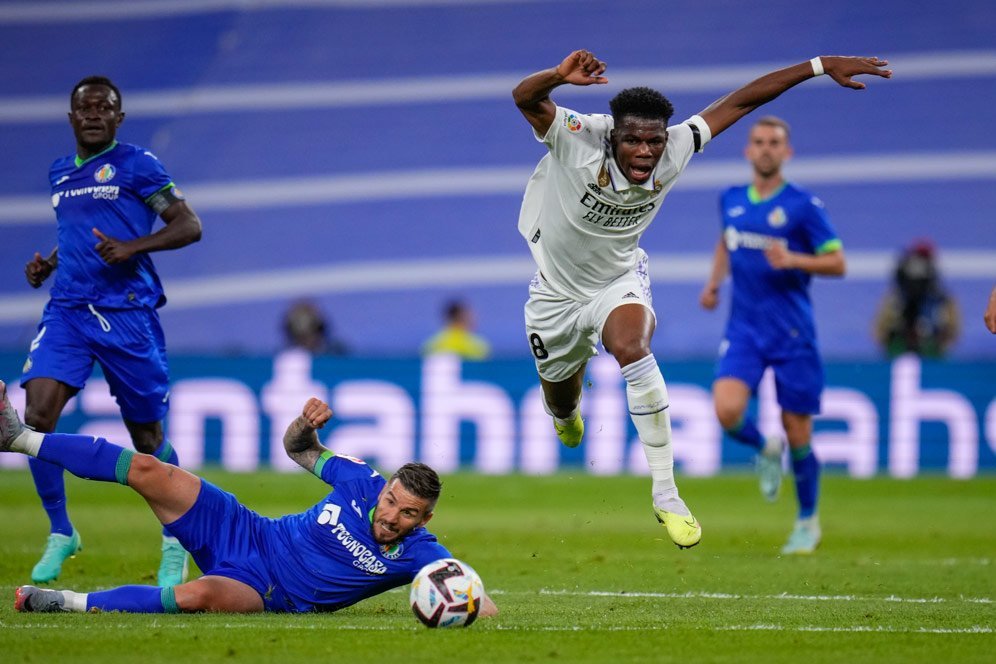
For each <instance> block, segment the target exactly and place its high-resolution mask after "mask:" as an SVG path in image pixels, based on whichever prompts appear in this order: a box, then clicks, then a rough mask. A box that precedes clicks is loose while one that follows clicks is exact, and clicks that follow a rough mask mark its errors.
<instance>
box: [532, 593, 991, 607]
mask: <svg viewBox="0 0 996 664" xmlns="http://www.w3.org/2000/svg"><path fill="white" fill-rule="evenodd" d="M540 594H541V595H566V596H572V597H612V598H619V599H623V598H627V597H636V598H647V597H650V598H655V599H737V600H740V599H751V600H769V599H773V600H791V601H803V602H897V603H904V604H942V603H948V602H950V603H958V602H966V603H973V604H992V602H993V600H992V599H990V598H988V597H956V598H948V597H899V596H897V595H887V596H885V597H864V596H861V595H793V594H790V593H779V594H777V595H741V594H738V593H718V592H705V591H689V592H684V593H655V592H625V591H623V592H619V591H607V590H588V591H575V590H547V589H543V590H540Z"/></svg>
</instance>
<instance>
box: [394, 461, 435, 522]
mask: <svg viewBox="0 0 996 664" xmlns="http://www.w3.org/2000/svg"><path fill="white" fill-rule="evenodd" d="M394 480H398V481H399V482H401V485H402V486H403V487H405V489H407V490H408V491H410V492H411V493H412V494H413V495H415V496H418V497H419V498H422V499H424V500H428V501H429V511H430V512H431V511H432V510H433V509H435V507H436V501H437V500H439V494H440V493H442V491H443V483H442V482H441V481H440V480H439V475H437V474H436V471H434V470H433V469H432V468H430V467H429V466H427V465H425V464H424V463H417V462H414V461H413V462H411V463H406V464H405V465H403V466H402V467H401V468H398V469H397V470H396V471H395V472H394V474H393V475H391V480H390V481H389V482H388V484H390V483H391V482H393V481H394Z"/></svg>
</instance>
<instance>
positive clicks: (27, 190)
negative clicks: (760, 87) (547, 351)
mask: <svg viewBox="0 0 996 664" xmlns="http://www.w3.org/2000/svg"><path fill="white" fill-rule="evenodd" d="M994 28H996V5H994V4H993V3H992V2H988V1H985V0H977V1H965V0H960V1H959V0H955V1H949V2H945V3H928V4H926V5H922V6H921V5H918V6H917V9H916V10H915V11H911V6H910V4H909V3H908V2H905V1H902V0H883V1H881V2H877V3H871V4H867V3H865V4H861V5H859V4H858V3H822V2H811V1H807V2H798V1H797V0H794V1H789V0H773V1H770V2H764V3H760V4H757V3H741V2H737V1H734V0H726V1H723V0H712V1H709V0H706V1H702V0H698V1H696V2H688V1H684V0H682V1H677V2H666V3H665V2H639V1H617V2H589V1H585V0H571V1H569V2H558V1H552V0H551V1H532V2H530V1H527V0H522V1H507V2H501V1H497V0H496V1H493V2H488V1H477V2H447V1H444V0H436V1H433V0H422V1H412V2H402V1H400V0H399V1H397V2H392V1H389V0H387V1H385V0H378V1H369V2H362V1H355V2H349V1H345V0H342V1H335V0H329V1H327V2H322V1H321V0H308V1H305V0H300V1H296V2H295V1H293V0H290V1H288V2H282V3H278V2H268V1H266V0H259V1H256V2H249V1H238V0H206V1H204V2H181V1H177V2H165V1H159V0H152V1H148V2H114V1H105V2H102V3H90V2H84V1H75V0H68V1H58V2H48V1H39V2H4V3H0V57H2V61H3V62H4V67H3V69H4V76H3V82H4V85H3V87H2V90H0V145H2V146H3V150H2V155H3V156H2V159H0V173H2V177H0V237H2V243H0V246H2V257H3V260H2V261H0V348H4V349H7V350H12V351H18V350H21V349H25V348H26V346H27V343H28V341H29V340H30V339H31V338H32V336H33V335H34V330H35V325H36V324H37V319H38V314H39V312H40V310H41V306H42V304H43V302H44V294H42V293H39V292H32V291H30V289H29V288H28V287H27V285H26V284H25V281H24V278H23V274H22V270H23V265H24V262H25V261H26V260H27V259H28V258H30V256H31V255H32V253H33V252H34V251H36V250H39V251H43V252H45V251H47V250H48V249H50V248H51V247H52V245H53V244H54V241H55V226H54V221H53V214H52V211H51V208H50V205H49V203H48V199H49V194H48V188H47V181H46V173H47V169H48V166H49V164H50V163H51V161H52V160H53V159H54V158H56V157H57V156H60V155H62V154H68V153H70V152H71V151H72V150H73V148H74V145H73V140H72V135H71V132H70V129H69V127H68V126H67V124H66V117H65V112H66V110H67V107H68V92H69V90H70V88H71V86H72V84H73V83H74V82H75V81H76V80H78V79H79V78H81V77H82V76H84V75H87V74H91V73H101V74H105V75H108V76H110V77H111V78H113V79H114V80H115V81H116V82H117V83H118V85H119V86H120V87H121V88H122V90H123V93H124V104H125V110H126V111H127V112H128V119H127V121H126V123H125V124H124V126H123V128H122V130H121V132H120V134H119V138H120V139H121V140H125V141H128V142H134V143H138V144H142V145H145V146H148V147H150V148H151V149H152V150H154V151H155V152H156V153H157V154H158V156H159V157H160V158H161V159H162V161H163V162H164V163H165V164H166V165H167V168H168V169H169V170H170V172H171V174H172V175H173V177H174V179H175V180H176V181H177V183H178V184H180V186H181V187H182V188H183V189H184V190H185V191H186V193H187V195H188V198H189V200H190V201H191V203H192V205H193V207H194V208H195V209H196V210H198V212H199V213H200V215H201V217H202V219H203V221H204V224H205V232H204V239H203V240H202V242H200V243H199V244H197V245H195V246H193V247H188V248H186V249H184V250H183V251H180V252H174V253H169V252H167V253H163V254H159V255H158V256H157V257H156V262H157V264H158V266H159V268H160V272H161V274H162V276H163V279H164V282H165V284H166V288H167V293H168V295H169V296H170V304H169V305H168V306H167V307H166V308H165V309H164V310H163V312H162V313H163V321H164V325H165V327H166V334H167V339H168V341H169V346H170V349H171V352H173V353H184V352H209V353H225V354H228V353H246V354H268V353H271V352H273V351H275V350H276V349H278V348H279V347H280V345H281V342H282V340H281V333H280V329H279V319H280V316H281V314H282V312H283V311H284V309H285V308H286V306H287V304H288V302H289V301H291V300H293V299H295V298H298V297H301V296H311V297H313V298H315V299H316V300H317V301H318V302H319V303H320V304H321V306H322V307H323V308H324V309H325V310H326V311H327V312H328V313H329V314H330V316H331V317H332V319H333V321H334V326H335V331H336V333H337V334H338V336H340V337H341V338H343V339H344V340H345V341H346V342H347V343H348V344H349V345H350V346H351V347H352V348H353V349H354V350H355V351H356V352H357V353H359V354H365V355H374V354H376V355H385V354H386V355H397V356H404V355H411V354H412V353H414V352H415V351H416V349H417V348H418V346H419V344H420V343H421V342H422V341H423V340H424V339H425V338H426V337H427V336H429V335H430V334H431V333H432V332H433V330H434V329H435V328H436V327H437V325H438V323H439V311H440V308H441V306H442V303H443V301H444V300H446V299H447V298H448V297H450V296H452V295H461V296H465V297H466V298H467V299H468V300H469V301H470V302H471V304H472V305H473V306H474V307H475V309H476V310H477V314H478V318H479V323H480V331H481V332H482V333H483V334H484V335H485V336H487V337H488V338H489V339H490V340H491V341H492V343H493V345H494V347H495V349H496V352H497V354H498V355H500V356H509V357H525V356H526V355H527V353H528V350H527V347H526V345H525V343H524V338H523V333H522V314H521V307H522V303H523V301H524V299H525V295H526V283H527V281H528V278H529V276H530V273H531V271H532V268H531V264H530V261H529V256H528V251H527V249H526V247H525V246H524V243H523V241H522V240H521V238H520V237H519V236H518V234H517V232H516V229H515V225H516V216H517V211H518V206H519V201H520V199H521V194H522V189H523V186H524V184H525V182H526V179H527V178H528V175H529V173H530V171H531V169H532V167H533V166H534V164H535V162H536V161H537V160H538V159H539V158H540V157H541V156H542V153H543V150H542V146H540V145H539V144H537V143H535V142H534V141H533V139H532V138H531V136H530V132H529V129H528V127H527V125H526V124H525V122H524V121H523V120H522V119H521V117H520V115H519V114H518V112H517V111H516V109H515V107H514V106H513V104H512V102H511V97H510V91H511V89H512V87H513V86H514V85H515V83H516V82H517V81H518V80H519V79H520V78H521V77H523V76H524V75H526V74H528V73H530V72H532V71H534V70H536V69H539V68H542V67H547V66H552V65H554V64H556V63H557V62H559V61H560V59H561V58H562V57H563V56H564V55H566V54H567V53H568V52H569V51H571V50H573V49H575V48H581V47H584V48H588V49H591V50H593V51H594V52H595V53H597V54H598V55H599V56H600V57H601V58H603V59H604V60H606V61H607V62H608V64H609V70H608V76H609V78H610V85H608V86H604V87H601V88H599V89H586V90H564V91H563V92H562V93H558V94H557V95H556V99H557V100H558V101H560V102H561V103H562V104H564V105H568V106H572V107H574V108H577V109H578V110H582V111H588V112H594V111H598V112H601V111H604V110H605V109H606V108H607V104H606V102H607V100H608V98H609V97H610V96H612V95H613V94H614V93H615V92H617V91H618V90H619V89H620V88H622V87H624V86H628V85H633V84H641V83H647V84H650V85H653V86H655V87H658V88H660V89H661V90H663V91H664V92H665V93H666V94H668V96H669V97H671V98H672V100H673V102H674V103H675V106H676V107H677V116H678V119H680V118H683V117H686V116H688V115H691V114H692V113H695V112H697V111H699V110H700V109H702V108H703V107H705V106H706V105H707V104H709V103H710V102H711V101H713V100H714V99H716V98H717V97H719V96H721V95H722V94H723V93H725V92H726V91H728V90H730V89H732V88H734V87H737V86H738V85H740V84H742V83H744V82H746V81H748V80H750V79H751V78H753V77H754V76H756V75H759V74H761V73H764V72H765V71H767V70H769V69H771V68H775V67H777V66H782V65H787V64H791V63H794V62H799V61H802V60H805V59H808V58H810V57H812V56H814V55H817V54H833V53H848V54H851V53H853V54H867V55H879V56H882V57H886V58H888V59H889V60H890V62H891V66H892V67H893V68H894V70H895V78H894V80H892V81H890V82H884V81H879V80H869V81H868V88H869V89H868V90H866V91H864V92H860V93H857V92H853V91H850V90H844V89H840V88H837V87H836V86H834V85H832V84H831V83H830V82H829V81H827V80H825V79H823V80H819V81H811V82H808V83H806V84H804V85H802V86H800V87H799V88H797V89H795V90H792V91H790V92H789V93H787V94H785V95H784V96H783V97H782V98H780V99H779V100H777V101H776V102H774V103H772V104H770V105H769V106H768V107H767V108H766V109H765V111H766V112H771V113H775V114H778V115H781V116H783V117H784V118H786V119H787V120H788V121H789V122H790V123H791V124H792V126H793V129H794V143H795V147H796V153H797V158H796V159H795V160H794V162H793V163H792V164H791V166H790V168H789V173H790V175H791V176H792V177H793V178H794V179H795V180H797V181H798V182H800V183H801V184H803V185H804V186H806V187H809V188H811V189H812V190H814V191H815V192H817V193H818V194H819V195H820V196H821V197H822V198H823V199H825V201H826V202H827V206H828V208H829V211H830V213H831V215H832V218H833V221H834V223H835V224H836V226H837V228H838V230H839V231H840V233H841V235H842V237H843V239H844V242H845V246H846V248H847V250H848V252H849V256H850V258H851V273H850V276H849V277H848V278H847V279H845V280H843V281H829V280H822V281H819V283H817V285H816V286H815V288H814V291H815V293H814V294H815V300H816V308H817V313H818V326H819V329H820V334H821V337H822V344H823V347H824V350H825V352H826V354H827V355H828V356H830V357H836V358H873V357H875V356H876V355H877V353H878V351H877V349H876V347H875V344H874V343H873V341H872V339H871V335H870V324H871V320H872V317H873V313H874V310H875V307H876V305H877V303H878V301H879V299H880V298H881V296H882V295H883V293H884V292H885V290H886V286H887V279H888V275H889V271H890V268H891V266H892V263H893V260H894V258H895V255H896V253H897V251H898V249H899V248H900V247H902V246H903V245H906V244H908V243H909V242H911V241H912V240H914V239H915V238H918V237H929V238H932V239H933V240H934V241H935V242H936V243H937V245H938V247H939V249H940V256H941V259H942V261H943V266H944V271H945V275H946V282H947V284H948V285H949V287H950V288H951V290H952V291H953V292H954V293H955V295H956V297H957V298H958V300H959V302H960V304H961V307H962V311H963V314H964V318H965V326H964V332H963V336H962V338H961V340H960V341H959V342H958V344H957V346H956V347H955V349H954V355H955V356H957V357H960V358H968V359H972V358H990V359H991V358H993V357H994V354H996V344H994V343H993V339H992V338H991V337H990V336H989V334H988V333H987V332H985V331H984V329H983V327H982V324H981V313H982V308H983V305H984V302H985V299H986V296H987V295H988V291H989V289H990V288H991V287H992V285H993V283H994V280H996V242H994V236H996V233H994V220H993V210H994V209H996V186H994V184H996V134H994V132H993V131H992V127H991V124H992V108H993V106H994V102H996V44H994V41H993V33H994ZM746 129H747V124H746V123H743V124H742V125H739V126H736V127H734V128H733V129H731V130H730V131H728V132H727V134H725V135H723V136H722V137H721V138H720V139H718V140H717V141H716V142H715V143H713V144H712V145H710V146H709V148H708V150H707V152H706V153H705V154H704V155H701V156H699V157H697V158H696V159H695V160H694V161H693V164H692V165H691V167H690V168H689V170H688V172H687V173H686V176H685V178H684V180H683V182H682V183H680V184H679V185H678V186H677V187H676V188H675V190H674V191H673V193H672V194H671V195H670V197H669V199H668V203H667V205H666V206H665V208H664V211H663V212H662V213H661V215H660V216H659V217H658V219H657V221H656V222H655V224H654V225H653V226H652V227H651V229H650V231H649V232H648V233H647V234H646V235H645V239H644V246H645V247H646V248H647V249H648V251H649V252H650V253H651V256H652V259H653V263H652V266H651V267H652V274H653V276H654V278H655V282H656V283H655V294H656V308H657V311H658V315H659V320H660V327H659V331H658V334H657V336H656V339H655V352H656V354H657V356H658V358H660V359H661V360H665V361H666V359H667V358H669V357H671V358H676V357H681V358H685V357H698V358H708V357H711V356H712V355H713V353H714V350H715V348H716V345H717V342H718V340H719V338H720V335H721V329H722V325H723V318H724V315H723V314H721V313H715V314H708V313H706V312H703V311H702V310H700V309H699V307H698V304H697V294H698V291H699V289H700V286H701V283H702V281H703V279H704V278H705V276H706V270H707V265H708V255H709V253H710V251H711V248H712V246H713V243H714V242H715V239H716V237H717V232H718V225H717V224H718V221H717V210H716V207H717V206H716V199H717V194H718V192H719V191H720V190H721V189H722V188H723V187H724V186H726V185H727V184H731V183H734V182H738V181H740V182H742V181H746V180H747V179H748V177H749V171H748V169H747V167H746V166H745V165H744V163H743V162H742V159H741V151H742V147H743V144H744V142H745V137H746Z"/></svg>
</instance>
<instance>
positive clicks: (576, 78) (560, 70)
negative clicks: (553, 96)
mask: <svg viewBox="0 0 996 664" xmlns="http://www.w3.org/2000/svg"><path fill="white" fill-rule="evenodd" d="M603 73H605V63H604V62H602V61H601V60H599V59H597V58H596V57H595V55H594V54H593V53H592V52H591V51H584V50H582V51H574V52H573V53H571V54H570V55H568V56H567V57H566V58H564V61H563V62H561V63H560V64H559V65H557V74H558V75H559V76H560V77H561V78H562V79H564V82H566V83H571V84H573V85H592V84H604V83H608V82H609V79H607V78H605V77H604V76H602V74H603Z"/></svg>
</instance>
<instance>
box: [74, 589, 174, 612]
mask: <svg viewBox="0 0 996 664" xmlns="http://www.w3.org/2000/svg"><path fill="white" fill-rule="evenodd" d="M90 609H100V610H101V611H127V612H128V613H179V612H180V609H179V607H177V605H176V594H175V593H174V591H173V588H172V587H170V588H160V587H159V586H121V587H120V588H112V589H111V590H102V591H100V592H96V593H87V597H86V610H87V611H89V610H90Z"/></svg>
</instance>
